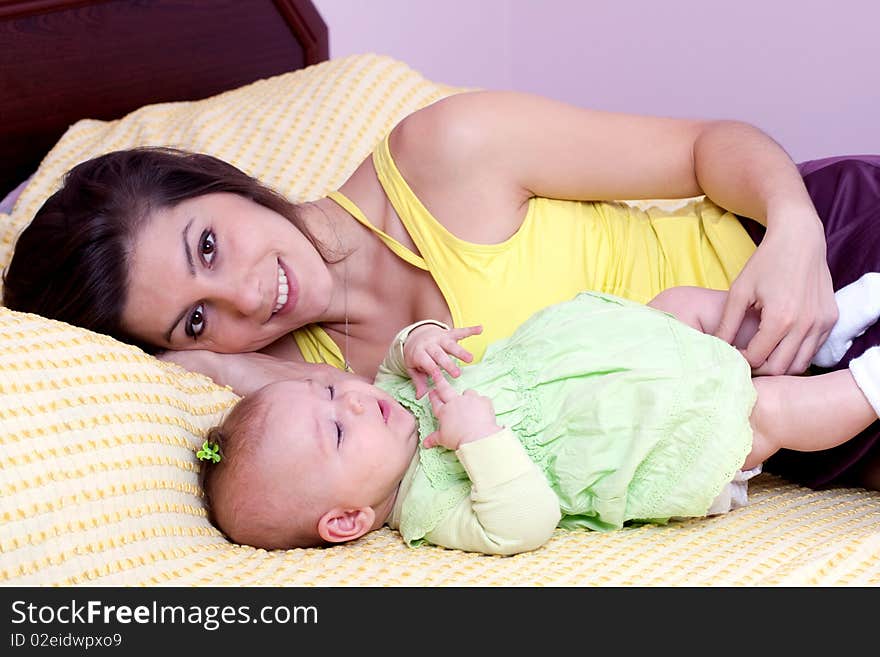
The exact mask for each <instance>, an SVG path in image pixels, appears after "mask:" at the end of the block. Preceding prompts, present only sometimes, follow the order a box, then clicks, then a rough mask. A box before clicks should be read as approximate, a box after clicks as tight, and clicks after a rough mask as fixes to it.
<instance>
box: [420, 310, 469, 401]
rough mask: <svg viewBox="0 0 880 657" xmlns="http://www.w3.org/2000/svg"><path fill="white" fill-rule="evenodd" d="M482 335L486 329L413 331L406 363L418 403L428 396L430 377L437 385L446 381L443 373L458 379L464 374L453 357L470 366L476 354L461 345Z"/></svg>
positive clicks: (423, 328) (426, 328) (422, 328)
mask: <svg viewBox="0 0 880 657" xmlns="http://www.w3.org/2000/svg"><path fill="white" fill-rule="evenodd" d="M482 332H483V327H482V326H466V327H464V328H453V329H444V328H443V327H441V326H437V325H436V324H423V325H422V326H419V327H417V328H415V329H413V331H412V332H411V333H410V334H409V335H408V336H407V338H406V342H405V343H404V345H403V363H404V365H405V366H406V371H407V374H409V377H410V378H411V379H412V382H413V385H415V388H416V398H417V399H421V398H422V396H423V395H424V394H425V393H426V392H428V377H429V376H430V377H431V379H433V380H434V382H437V381H438V380H440V379H443V374H442V372H441V369H442V370H445V371H446V372H448V373H449V376H451V377H454V378H457V377H458V376H459V375H460V374H461V369H460V368H459V367H458V365H456V364H455V361H453V360H452V358H450V356H455V357H456V358H458V359H459V360H461V361H464V362H465V363H470V362H471V361H472V360H473V359H474V356H473V354H471V352H469V351H468V350H467V349H465V348H464V347H462V346H461V345H460V344H458V341H459V340H464V339H465V338H467V337H470V336H472V335H477V334H479V333H482ZM444 381H445V380H444ZM450 389H451V388H450Z"/></svg>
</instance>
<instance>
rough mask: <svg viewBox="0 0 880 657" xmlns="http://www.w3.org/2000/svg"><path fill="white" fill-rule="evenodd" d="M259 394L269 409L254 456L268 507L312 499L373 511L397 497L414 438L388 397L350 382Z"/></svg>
mask: <svg viewBox="0 0 880 657" xmlns="http://www.w3.org/2000/svg"><path fill="white" fill-rule="evenodd" d="M257 394H263V395H266V399H265V400H264V401H265V402H267V403H266V405H265V407H266V408H267V409H268V411H267V414H266V418H265V421H266V424H265V426H266V429H265V432H264V434H263V435H262V436H261V437H260V439H259V440H260V446H259V449H258V450H257V451H256V458H257V459H258V460H259V463H258V464H257V466H258V467H259V472H260V473H261V477H262V476H263V473H266V476H267V477H268V481H267V482H266V483H268V484H269V486H268V487H267V489H266V490H267V493H266V494H268V495H272V496H273V497H275V499H274V500H272V503H270V504H268V505H267V506H269V507H271V508H279V509H283V508H284V502H285V501H286V500H302V499H312V500H315V501H314V504H322V503H323V504H327V505H335V506H338V507H344V508H360V507H364V506H371V507H375V506H377V505H379V504H381V503H382V502H385V501H386V500H388V498H389V497H391V496H393V495H394V494H396V491H397V487H398V484H399V483H400V480H401V479H402V478H403V475H404V474H405V473H406V470H407V468H408V467H409V464H410V462H411V461H412V458H413V456H414V454H415V452H416V448H417V447H418V433H417V431H416V422H415V418H414V417H413V416H412V414H411V413H409V412H408V411H407V410H406V409H404V408H403V407H402V406H401V405H400V404H399V403H397V402H396V401H395V400H394V399H393V398H392V397H391V396H389V395H388V394H387V393H385V392H384V391H382V390H381V389H379V388H377V387H375V386H373V385H371V384H369V383H365V382H363V381H359V380H357V379H354V378H351V379H345V380H342V381H339V382H337V383H335V384H333V385H329V386H328V385H324V384H323V383H319V382H317V381H282V382H279V383H272V384H270V385H268V386H266V387H265V388H263V389H262V390H261V391H259V393H257ZM303 487H308V488H307V489H306V490H307V494H305V495H304V492H305V491H304V488H303ZM328 508H330V507H329V506H328ZM324 510H326V509H324ZM322 511H323V510H322ZM279 521H281V519H279Z"/></svg>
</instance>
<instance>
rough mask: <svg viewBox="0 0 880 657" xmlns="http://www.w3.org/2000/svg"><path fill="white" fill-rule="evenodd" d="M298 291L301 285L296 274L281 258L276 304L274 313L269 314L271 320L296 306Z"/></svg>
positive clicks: (279, 261) (279, 260)
mask: <svg viewBox="0 0 880 657" xmlns="http://www.w3.org/2000/svg"><path fill="white" fill-rule="evenodd" d="M298 293H299V286H298V284H297V280H296V276H295V275H294V273H293V272H292V271H290V270H289V269H288V268H287V267H286V266H285V264H284V262H283V261H282V260H281V259H280V258H279V259H278V282H277V293H276V297H275V306H274V307H273V309H272V314H271V315H270V316H269V320H272V319H273V318H274V317H275V316H277V315H284V314H286V313H288V312H290V311H291V310H292V309H293V308H295V307H296V301H297V296H298Z"/></svg>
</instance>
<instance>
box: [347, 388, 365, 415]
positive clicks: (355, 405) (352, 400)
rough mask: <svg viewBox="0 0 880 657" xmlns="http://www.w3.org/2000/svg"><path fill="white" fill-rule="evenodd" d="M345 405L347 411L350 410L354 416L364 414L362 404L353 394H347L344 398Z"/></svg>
mask: <svg viewBox="0 0 880 657" xmlns="http://www.w3.org/2000/svg"><path fill="white" fill-rule="evenodd" d="M345 403H346V405H347V406H348V410H350V411H351V412H352V413H354V414H355V415H360V414H361V413H363V412H364V404H363V402H362V401H361V399H360V397H359V396H358V395H356V394H355V393H349V394H348V395H346V397H345Z"/></svg>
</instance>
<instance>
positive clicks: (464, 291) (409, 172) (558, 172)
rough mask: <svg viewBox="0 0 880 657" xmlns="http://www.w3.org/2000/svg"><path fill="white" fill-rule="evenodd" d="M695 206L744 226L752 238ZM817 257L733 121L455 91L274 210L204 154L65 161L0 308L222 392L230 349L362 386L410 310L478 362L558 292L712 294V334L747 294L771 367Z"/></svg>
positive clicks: (824, 300) (782, 174) (234, 362)
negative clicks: (646, 208) (163, 361)
mask: <svg viewBox="0 0 880 657" xmlns="http://www.w3.org/2000/svg"><path fill="white" fill-rule="evenodd" d="M699 194H706V195H707V196H708V197H709V198H711V199H712V200H713V201H714V202H715V203H717V204H718V205H717V206H716V205H715V204H713V203H711V202H704V203H692V204H690V205H689V206H688V207H687V209H686V211H684V212H682V213H681V214H680V216H676V217H668V216H663V215H662V214H658V213H655V214H654V215H651V216H649V215H648V214H645V213H641V212H637V211H635V210H631V209H628V208H627V207H626V206H624V205H621V204H616V203H612V202H609V203H592V202H590V203H582V202H572V201H568V200H560V199H570V200H572V199H590V200H591V201H611V200H613V199H621V198H628V199H636V198H683V197H691V196H695V195H699ZM718 206H721V207H724V208H727V209H728V210H730V211H731V212H733V213H736V215H740V216H743V217H750V218H751V219H753V220H755V221H757V222H758V223H759V224H761V225H762V226H765V227H766V232H765V233H764V234H763V236H762V240H761V243H760V246H759V247H758V248H757V250H756V249H755V244H754V242H753V241H752V239H750V238H749V236H748V234H747V232H746V230H745V229H743V225H742V224H741V223H740V221H739V220H738V219H737V217H736V216H734V214H731V212H727V213H725V212H724V211H722V210H720V209H719V207H718ZM825 258H826V245H825V235H824V232H823V224H822V221H821V220H820V218H819V216H818V215H817V212H816V209H815V208H814V205H813V203H812V201H811V198H810V195H809V193H808V191H807V189H806V188H805V185H804V182H803V180H802V178H801V175H800V173H799V172H798V170H797V168H796V167H795V165H794V164H793V163H792V162H791V161H790V159H789V158H788V157H787V155H786V154H785V153H784V151H783V150H782V149H781V148H780V147H779V146H778V145H776V144H775V143H774V142H773V141H772V140H771V139H769V138H768V137H767V136H766V135H764V134H763V133H761V132H760V131H758V130H756V129H755V128H753V127H751V126H748V125H746V124H742V123H738V122H712V121H692V120H677V119H666V118H656V117H640V116H632V115H619V114H610V113H603V112H595V111H590V110H585V109H580V108H575V107H572V106H569V105H566V104H563V103H559V102H555V101H551V100H548V99H543V98H540V97H536V96H530V95H524V94H516V93H501V92H473V93H466V94H459V95H455V96H451V97H449V98H447V99H444V100H442V101H439V102H437V103H435V104H433V105H430V106H428V107H427V108H424V109H422V110H420V111H418V112H415V113H414V114H412V115H410V116H408V117H407V118H405V119H404V120H403V121H401V123H400V124H399V125H398V126H397V127H396V128H395V129H394V130H393V131H392V133H391V134H390V136H389V138H388V139H387V140H386V141H385V142H383V143H382V144H380V146H379V147H378V148H377V149H376V152H375V153H374V154H373V155H372V156H371V157H367V158H366V159H365V160H364V161H363V163H362V164H361V165H360V166H359V167H358V168H357V169H356V170H355V172H354V173H353V174H352V176H351V177H350V178H349V179H348V180H347V181H346V182H345V183H344V184H343V185H342V186H341V188H340V189H339V191H338V192H337V193H333V194H330V195H329V196H328V197H324V198H321V199H318V200H316V201H314V202H310V203H304V204H301V205H298V206H291V205H290V204H289V203H287V202H286V201H285V200H284V199H280V198H278V197H277V196H276V195H274V194H272V193H271V192H269V191H268V190H265V189H264V188H262V187H261V186H260V185H258V183H256V182H255V181H253V180H251V179H249V178H247V177H246V176H243V175H242V174H240V173H239V172H237V171H236V170H234V169H233V168H232V167H229V166H228V165H226V164H224V163H221V162H218V161H216V160H213V159H211V158H208V157H206V156H192V157H181V156H178V155H176V154H173V153H167V152H166V153H162V152H154V151H147V152H139V151H134V152H125V153H118V154H111V155H109V156H104V157H102V158H97V159H96V160H94V161H91V162H88V163H84V164H82V165H80V166H79V167H77V168H75V169H74V170H73V172H72V173H71V174H70V176H69V177H68V179H67V182H66V184H65V187H64V188H62V190H60V191H59V192H57V193H56V194H55V195H54V196H53V197H51V198H50V199H49V200H48V201H47V202H46V204H45V205H44V207H43V208H42V209H41V210H40V212H39V213H38V214H37V217H35V219H34V222H33V223H32V224H31V226H30V227H28V229H27V230H25V231H24V233H23V234H22V236H21V237H20V239H19V242H18V244H17V246H16V251H15V255H14V257H13V260H12V263H11V265H10V267H9V269H8V271H7V273H6V277H5V280H6V288H5V292H4V301H5V303H6V304H7V305H8V306H9V307H11V308H17V309H21V310H28V311H31V312H36V313H39V314H43V315H47V316H50V317H54V318H58V319H62V320H65V321H68V322H71V323H73V324H78V325H81V326H85V327H87V328H91V329H93V330H97V331H101V332H104V333H108V334H111V335H115V336H116V337H119V338H122V339H125V340H128V341H130V342H134V343H136V344H140V345H142V346H148V347H150V348H152V349H153V350H172V351H175V352H177V353H175V354H174V355H173V356H171V359H173V360H175V361H176V362H178V363H180V364H182V365H184V366H186V367H189V368H191V369H197V370H199V371H202V372H205V373H206V374H208V375H210V376H212V377H213V378H214V379H215V380H217V381H218V382H221V383H227V384H230V385H232V386H233V387H234V388H235V389H236V390H238V391H239V392H241V393H242V394H245V393H246V392H247V391H248V389H247V381H246V379H247V372H248V371H252V368H253V367H256V368H259V367H260V364H256V365H254V360H253V359H252V358H250V359H249V358H247V357H242V356H240V355H231V354H241V353H242V352H256V351H260V352H262V353H263V354H269V355H273V356H278V357H280V358H282V359H284V360H287V361H290V360H296V361H303V360H305V361H310V362H327V363H330V364H332V365H334V366H337V367H340V368H346V369H349V368H350V369H352V370H353V371H354V372H355V373H356V374H358V375H360V376H364V377H367V378H372V376H373V375H374V374H375V372H376V368H377V366H378V364H379V362H380V361H381V358H382V356H383V354H384V351H385V349H386V348H387V345H388V344H390V342H391V340H392V338H393V337H394V335H395V331H396V327H399V326H402V325H406V324H410V323H412V322H414V321H417V320H419V319H423V318H426V317H433V318H435V319H439V320H442V321H445V322H447V323H451V324H455V325H460V326H464V325H470V324H476V323H480V324H483V325H484V326H485V327H486V330H485V331H484V333H483V334H482V335H481V336H473V337H472V338H469V341H466V344H465V346H466V347H467V348H468V349H469V350H470V351H472V352H474V354H475V356H476V357H477V358H479V356H480V355H481V354H482V351H483V349H484V347H485V344H487V343H488V342H491V341H493V340H495V339H498V338H500V337H503V336H504V335H507V334H509V333H510V332H512V330H513V328H515V327H516V326H517V325H518V324H519V323H520V322H521V321H522V320H523V319H525V317H527V316H529V315H530V314H532V313H533V312H534V311H535V310H537V309H538V308H541V307H545V306H547V305H549V304H551V303H555V302H557V301H560V300H562V299H566V298H570V297H571V296H573V294H574V293H575V292H577V291H579V290H582V289H596V290H601V291H604V292H609V293H612V294H618V295H620V296H625V297H629V298H632V299H635V300H637V301H643V302H644V301H647V300H648V299H650V298H651V297H652V296H654V295H655V294H657V293H658V292H660V291H661V290H662V289H665V288H667V287H670V286H673V285H698V286H702V287H715V288H726V287H728V286H729V287H730V290H731V293H730V297H729V298H730V300H729V302H728V303H727V305H726V307H725V312H724V316H723V319H722V322H721V325H720V328H719V330H718V335H719V337H722V338H723V339H726V340H728V341H730V340H731V339H732V338H733V335H734V334H735V332H736V329H737V328H738V326H739V323H740V321H741V319H742V317H743V314H744V312H745V310H746V309H747V307H749V306H754V307H757V308H759V309H760V310H761V313H762V316H761V328H760V330H759V331H758V333H757V334H756V336H755V337H754V338H753V339H752V341H751V342H750V343H749V345H748V347H747V348H746V349H745V351H744V354H745V356H746V358H747V359H748V361H749V362H750V364H751V365H752V366H753V367H754V368H755V373H756V374H774V373H786V372H788V373H793V372H802V371H804V370H805V369H806V368H807V366H808V364H809V362H810V359H811V357H812V355H813V353H814V352H815V351H816V349H817V347H818V345H819V344H821V343H822V342H824V340H825V338H826V337H827V335H828V332H829V330H830V328H831V327H832V326H833V324H834V322H835V320H836V317H837V315H836V307H835V303H834V297H833V287H832V276H831V273H830V271H829V268H828V265H827V264H826V259H825ZM869 269H871V270H876V269H878V267H876V266H874V267H870V268H869ZM835 282H837V281H835ZM291 332H292V334H293V337H294V339H290V334H291ZM863 348H864V347H862V349H863ZM853 349H856V346H855V345H854V347H853ZM190 350H194V351H190ZM181 352H187V353H181ZM224 354H226V355H224ZM243 368H245V369H243ZM246 368H251V369H250V370H249V369H246ZM304 369H305V368H304ZM768 467H769V466H768Z"/></svg>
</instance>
